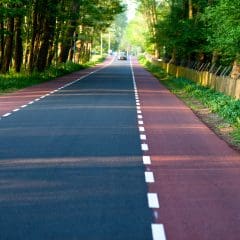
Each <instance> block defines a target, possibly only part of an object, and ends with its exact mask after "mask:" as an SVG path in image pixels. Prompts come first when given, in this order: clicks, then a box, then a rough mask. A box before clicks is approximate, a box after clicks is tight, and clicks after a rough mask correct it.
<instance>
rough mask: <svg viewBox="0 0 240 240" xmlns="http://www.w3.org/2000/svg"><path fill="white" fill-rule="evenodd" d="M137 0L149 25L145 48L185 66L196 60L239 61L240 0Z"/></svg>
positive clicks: (221, 62)
mask: <svg viewBox="0 0 240 240" xmlns="http://www.w3.org/2000/svg"><path fill="white" fill-rule="evenodd" d="M137 2H138V11H139V13H140V14H141V16H142V18H143V19H144V21H145V22H146V24H147V26H148V27H147V28H148V34H145V37H147V40H146V42H147V43H148V45H147V47H146V48H145V49H148V52H150V53H151V54H154V55H155V56H156V57H158V58H159V57H161V58H164V59H165V60H167V61H169V60H170V61H171V62H172V63H175V64H181V65H191V64H192V63H193V62H195V61H198V62H206V63H207V62H209V63H215V62H218V63H219V64H223V65H229V64H232V63H233V62H235V63H239V61H240V56H239V54H240V24H239V23H240V1H239V0H164V1H159V0H138V1H137ZM138 28H139V29H141V26H139V27H138ZM135 32H136V33H138V32H139V31H138V30H137V31H135Z"/></svg>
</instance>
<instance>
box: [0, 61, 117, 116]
mask: <svg viewBox="0 0 240 240" xmlns="http://www.w3.org/2000/svg"><path fill="white" fill-rule="evenodd" d="M112 60H113V59H112V58H111V57H108V58H107V59H106V60H105V61H104V62H103V63H100V64H97V65H96V66H94V67H90V68H87V69H84V70H80V71H77V72H74V73H70V74H67V75H64V76H62V77H58V78H55V79H53V80H51V81H48V82H44V83H41V84H37V85H34V86H30V87H27V88H24V89H21V90H19V91H16V92H13V93H8V94H4V95H0V117H1V116H3V115H4V114H8V113H10V112H12V111H13V110H14V109H19V108H21V107H22V106H25V105H26V104H28V103H29V102H31V101H34V100H35V99H38V98H40V97H42V96H44V95H45V94H49V93H51V91H54V90H56V89H58V88H60V87H63V86H64V85H66V84H68V83H71V82H73V81H75V80H77V79H79V78H81V77H84V76H87V75H89V74H91V73H92V72H94V71H97V70H98V69H100V68H102V67H104V66H107V65H108V64H109V63H110V62H111V61H112Z"/></svg>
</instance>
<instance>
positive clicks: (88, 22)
mask: <svg viewBox="0 0 240 240" xmlns="http://www.w3.org/2000/svg"><path fill="white" fill-rule="evenodd" d="M124 9H125V6H124V5H123V4H122V3H121V1H119V0H101V1H99V0H91V1H88V0H0V73H7V72H9V70H11V69H13V70H14V71H16V72H20V71H21V69H24V70H27V71H29V72H33V71H39V72H41V71H43V70H44V69H46V68H47V67H48V66H50V65H51V64H53V63H54V64H57V63H64V62H66V61H68V60H71V61H74V62H77V63H84V62H86V61H88V60H89V58H90V54H91V51H92V47H93V46H92V45H93V43H94V41H101V40H100V36H101V35H102V33H104V32H106V30H107V29H108V28H109V26H110V25H111V24H112V23H113V22H114V21H115V20H116V16H117V15H118V14H120V13H122V12H124ZM116 21H117V20H116ZM118 21H120V20H118Z"/></svg>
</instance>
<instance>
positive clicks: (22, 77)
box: [0, 56, 105, 94]
mask: <svg viewBox="0 0 240 240" xmlns="http://www.w3.org/2000/svg"><path fill="white" fill-rule="evenodd" d="M104 59H105V57H100V56H95V57H94V58H93V59H92V60H91V61H90V62H88V63H86V64H83V65H80V64H76V63H73V62H67V63H63V64H58V65H56V66H51V67H49V68H48V69H46V70H45V71H44V72H41V73H39V72H33V73H28V72H27V71H22V72H20V73H14V72H9V73H7V74H0V94H4V93H9V92H13V91H16V90H19V89H22V88H25V87H28V86H32V85H35V84H39V83H42V82H47V81H49V80H52V79H54V78H56V77H60V76H63V75H65V74H68V73H71V72H75V71H79V70H82V69H85V68H88V67H91V66H93V65H95V64H97V63H100V62H102V61H103V60H104Z"/></svg>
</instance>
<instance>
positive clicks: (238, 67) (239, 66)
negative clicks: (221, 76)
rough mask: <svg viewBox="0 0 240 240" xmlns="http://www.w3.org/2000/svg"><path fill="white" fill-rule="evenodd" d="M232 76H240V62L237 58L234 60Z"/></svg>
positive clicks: (234, 77)
mask: <svg viewBox="0 0 240 240" xmlns="http://www.w3.org/2000/svg"><path fill="white" fill-rule="evenodd" d="M230 76H231V78H233V79H238V78H239V77H240V63H239V62H238V61H237V60H235V61H234V64H233V68H232V71H231V74H230Z"/></svg>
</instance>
